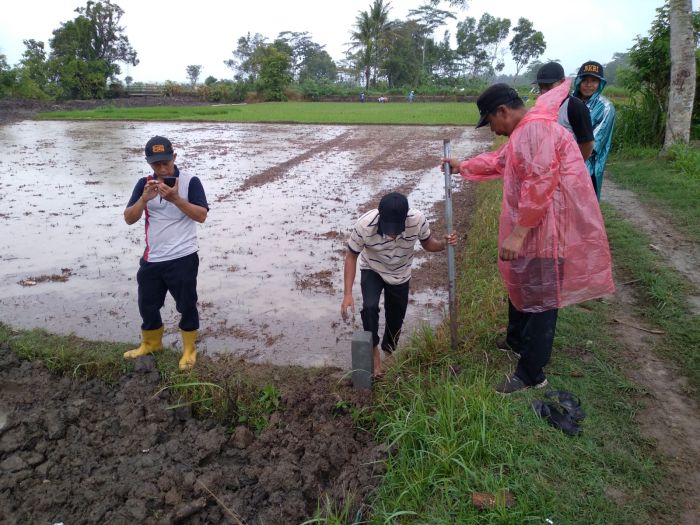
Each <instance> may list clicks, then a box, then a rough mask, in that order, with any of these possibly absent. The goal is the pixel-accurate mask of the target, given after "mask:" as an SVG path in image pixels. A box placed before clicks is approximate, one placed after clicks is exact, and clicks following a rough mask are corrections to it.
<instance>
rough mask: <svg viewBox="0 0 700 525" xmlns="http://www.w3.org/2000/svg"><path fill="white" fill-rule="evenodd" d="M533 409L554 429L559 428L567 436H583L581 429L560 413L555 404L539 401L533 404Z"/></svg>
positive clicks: (567, 416)
mask: <svg viewBox="0 0 700 525" xmlns="http://www.w3.org/2000/svg"><path fill="white" fill-rule="evenodd" d="M532 409H533V410H534V411H535V414H537V415H538V416H540V417H541V418H542V419H544V420H546V421H547V423H549V424H550V425H552V426H553V427H554V428H558V429H559V430H561V431H562V432H564V434H566V435H567V436H578V435H579V434H581V427H580V426H578V425H577V424H576V422H575V421H574V420H573V419H572V418H571V416H569V415H567V414H562V413H561V412H559V410H558V409H557V407H556V406H555V405H554V404H553V403H545V402H544V401H540V400H539V399H535V400H534V401H533V402H532Z"/></svg>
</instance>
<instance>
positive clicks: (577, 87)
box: [574, 75, 608, 106]
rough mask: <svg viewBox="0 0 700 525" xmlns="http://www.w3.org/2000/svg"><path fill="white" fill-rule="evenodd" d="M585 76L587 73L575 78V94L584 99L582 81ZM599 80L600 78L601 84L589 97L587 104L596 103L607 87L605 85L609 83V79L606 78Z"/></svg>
mask: <svg viewBox="0 0 700 525" xmlns="http://www.w3.org/2000/svg"><path fill="white" fill-rule="evenodd" d="M584 76H585V75H581V76H578V77H576V79H575V80H574V96H575V97H576V98H580V99H581V100H583V97H582V96H581V81H582V80H583V77H584ZM596 78H597V77H596ZM598 80H600V85H599V86H598V89H596V90H595V93H593V94H592V95H591V98H589V99H588V100H587V101H586V104H588V105H589V106H590V105H591V104H593V103H595V101H596V100H597V99H598V97H600V95H601V93H602V92H603V89H604V88H605V86H606V85H607V84H608V81H607V80H605V79H604V78H600V79H598Z"/></svg>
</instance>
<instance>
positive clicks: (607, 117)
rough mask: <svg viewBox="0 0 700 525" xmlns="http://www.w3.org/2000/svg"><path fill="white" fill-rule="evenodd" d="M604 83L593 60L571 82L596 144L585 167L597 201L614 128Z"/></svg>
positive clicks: (613, 119) (598, 67)
mask: <svg viewBox="0 0 700 525" xmlns="http://www.w3.org/2000/svg"><path fill="white" fill-rule="evenodd" d="M606 83H607V82H606V80H605V77H604V76H603V66H601V65H600V64H599V63H598V62H593V61H589V62H586V63H584V64H583V65H582V66H581V68H580V69H579V70H578V76H577V77H576V80H575V81H574V96H575V97H577V98H580V99H581V100H583V101H584V102H585V103H586V106H588V110H589V111H590V112H591V121H592V123H593V137H594V140H595V142H594V144H593V152H592V153H591V156H590V157H588V159H587V160H586V168H588V173H589V174H590V175H591V179H592V182H593V188H595V194H596V197H598V200H600V190H601V188H602V186H603V174H604V172H605V163H606V162H607V161H608V154H609V153H610V147H611V146H612V135H613V126H614V124H615V106H613V104H612V102H610V101H609V100H608V99H607V98H605V97H604V96H603V95H602V92H603V89H604V88H605V84H606Z"/></svg>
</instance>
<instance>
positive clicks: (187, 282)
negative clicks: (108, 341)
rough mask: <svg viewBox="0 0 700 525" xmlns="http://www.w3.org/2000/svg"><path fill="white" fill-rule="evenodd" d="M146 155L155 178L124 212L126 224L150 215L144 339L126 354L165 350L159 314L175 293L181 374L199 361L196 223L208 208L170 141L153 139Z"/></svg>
mask: <svg viewBox="0 0 700 525" xmlns="http://www.w3.org/2000/svg"><path fill="white" fill-rule="evenodd" d="M145 153H146V162H148V164H149V165H150V167H151V169H152V170H153V174H152V175H148V176H147V177H142V178H141V179H139V181H138V182H137V183H136V186H135V187H134V191H133V193H132V195H131V198H130V199H129V203H128V204H127V206H126V210H124V220H125V221H126V223H127V224H134V223H135V222H137V221H138V220H139V219H141V217H142V216H143V215H144V214H145V216H146V224H145V226H146V248H145V250H144V252H143V256H142V257H141V261H140V265H139V270H138V272H137V274H136V281H137V282H138V304H139V313H140V314H141V318H142V321H143V323H142V324H141V334H142V337H143V339H142V342H141V345H140V346H139V347H138V348H135V349H134V350H130V351H128V352H125V353H124V358H125V359H133V358H137V357H141V356H144V355H148V354H151V353H153V352H158V351H160V350H162V349H163V343H162V338H163V321H162V319H161V316H160V309H161V308H162V307H163V304H164V302H165V296H166V294H167V293H168V292H170V294H171V295H172V296H173V299H175V306H176V308H177V311H178V312H180V314H181V316H182V317H181V319H180V325H179V326H180V332H181V334H182V343H183V345H182V346H183V352H182V358H181V359H180V364H179V366H180V370H189V369H191V368H192V367H193V366H194V364H195V361H196V359H197V352H196V348H195V340H196V338H197V330H198V329H199V312H198V311H197V273H198V270H199V255H198V254H197V251H198V250H199V246H198V244H197V223H203V222H204V221H205V220H206V218H207V213H208V211H209V205H208V204H207V197H206V195H205V194H204V188H203V187H202V183H201V182H200V180H199V179H198V178H197V177H195V176H192V175H189V174H187V173H185V172H183V171H180V169H178V167H177V166H176V165H175V159H176V158H177V154H176V153H175V152H174V151H173V145H172V144H171V143H170V141H169V140H168V139H167V138H165V137H159V136H156V137H153V138H151V139H150V140H149V141H148V143H147V144H146V148H145Z"/></svg>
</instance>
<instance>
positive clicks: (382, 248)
mask: <svg viewBox="0 0 700 525" xmlns="http://www.w3.org/2000/svg"><path fill="white" fill-rule="evenodd" d="M416 241H420V243H421V246H423V249H424V250H425V251H428V252H439V251H442V250H444V249H445V248H446V247H447V245H448V244H450V245H452V246H454V245H455V244H457V234H456V233H454V232H453V233H452V234H451V235H445V236H444V238H443V239H441V240H438V239H436V238H435V237H433V236H432V235H431V233H430V227H429V225H428V221H427V219H426V218H425V216H424V215H423V214H422V213H421V212H420V211H418V210H416V209H413V208H410V207H409V205H408V199H407V198H406V197H405V196H404V195H402V194H401V193H398V192H392V193H388V194H386V195H384V196H383V197H382V199H381V201H380V202H379V207H378V208H377V209H374V210H371V211H368V212H367V213H365V214H364V215H363V216H362V217H360V219H359V220H358V221H357V223H356V224H355V227H354V228H353V230H352V233H351V234H350V238H349V239H348V245H347V248H348V249H347V251H346V254H345V270H344V285H345V286H344V293H343V302H342V304H341V306H340V315H341V316H342V317H343V319H347V318H348V309H349V310H350V311H352V313H353V314H354V313H355V301H354V299H353V296H352V286H353V283H354V282H355V275H356V271H357V259H358V258H359V259H360V286H361V288H362V310H361V311H360V315H361V317H362V326H363V328H364V330H366V331H367V332H371V333H372V344H373V346H374V355H373V357H374V376H375V377H381V375H382V368H381V357H380V353H379V298H380V296H381V294H382V291H384V316H385V321H386V327H385V329H384V336H383V338H382V344H381V348H382V350H383V351H384V352H385V353H386V355H391V353H392V352H393V351H394V350H395V349H396V345H397V343H398V341H399V335H400V333H401V327H402V326H403V319H404V316H405V315H406V307H407V306H408V289H409V282H410V279H411V263H412V262H413V254H414V247H415V244H416Z"/></svg>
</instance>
